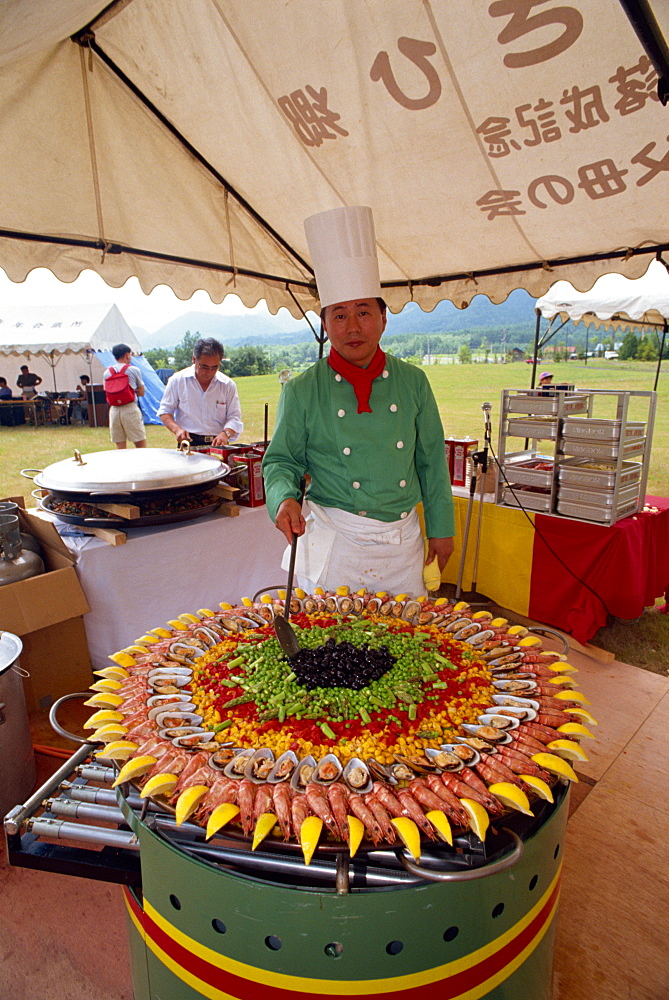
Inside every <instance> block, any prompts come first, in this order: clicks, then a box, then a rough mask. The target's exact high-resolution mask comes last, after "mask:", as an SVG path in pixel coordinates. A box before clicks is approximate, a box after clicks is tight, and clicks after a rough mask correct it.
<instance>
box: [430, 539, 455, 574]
mask: <svg viewBox="0 0 669 1000" xmlns="http://www.w3.org/2000/svg"><path fill="white" fill-rule="evenodd" d="M454 548H455V543H454V541H453V539H452V538H428V540H427V553H426V555H425V565H426V566H429V565H430V563H431V562H432V561H433V559H434V557H435V556H436V557H437V559H438V560H439V569H440V570H443V568H444V566H445V565H446V563H447V562H448V560H449V559H450V558H451V556H452V555H453V549H454Z"/></svg>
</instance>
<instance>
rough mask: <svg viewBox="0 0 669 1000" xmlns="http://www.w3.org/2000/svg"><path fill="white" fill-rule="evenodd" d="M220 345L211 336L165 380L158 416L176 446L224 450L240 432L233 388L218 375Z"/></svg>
mask: <svg viewBox="0 0 669 1000" xmlns="http://www.w3.org/2000/svg"><path fill="white" fill-rule="evenodd" d="M222 360H223V345H222V344H221V343H220V342H219V341H218V340H215V339H214V338H213V337H204V338H200V339H199V340H197V341H196V342H195V345H194V347H193V364H192V365H191V366H190V367H189V368H184V369H183V371H180V372H176V373H175V374H174V375H172V376H171V377H170V378H169V379H168V380H167V385H166V386H165V391H164V393H163V398H162V401H161V403H160V406H159V407H158V416H159V417H160V419H161V420H162V422H163V423H164V424H165V427H167V429H168V430H169V431H172V433H173V434H174V435H175V437H176V439H177V444H181V442H182V441H190V442H191V444H193V445H195V447H199V446H202V445H211V446H212V447H214V448H226V447H227V446H228V444H229V443H230V442H231V441H233V440H235V438H238V437H239V435H240V434H241V433H242V431H243V430H244V424H243V423H242V408H241V405H240V403H239V395H238V393H237V386H236V385H235V383H234V382H233V381H232V379H231V378H228V376H227V375H224V374H223V373H222V372H220V371H219V370H218V369H219V366H220V364H221V361H222Z"/></svg>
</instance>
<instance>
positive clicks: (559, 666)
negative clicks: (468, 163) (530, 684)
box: [546, 660, 578, 674]
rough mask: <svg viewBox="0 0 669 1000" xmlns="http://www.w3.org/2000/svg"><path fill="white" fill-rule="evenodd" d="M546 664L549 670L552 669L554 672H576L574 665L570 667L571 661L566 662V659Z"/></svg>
mask: <svg viewBox="0 0 669 1000" xmlns="http://www.w3.org/2000/svg"><path fill="white" fill-rule="evenodd" d="M546 666H547V667H548V669H549V670H553V671H554V672H555V673H556V674H577V673H578V670H577V669H576V667H572V665H571V663H567V661H566V660H558V661H557V663H547V664H546Z"/></svg>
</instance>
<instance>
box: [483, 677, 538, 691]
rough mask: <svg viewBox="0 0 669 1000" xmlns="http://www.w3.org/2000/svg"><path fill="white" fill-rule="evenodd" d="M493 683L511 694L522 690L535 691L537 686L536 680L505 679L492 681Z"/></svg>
mask: <svg viewBox="0 0 669 1000" xmlns="http://www.w3.org/2000/svg"><path fill="white" fill-rule="evenodd" d="M491 683H492V686H493V687H494V688H497V690H498V691H507V692H508V693H509V694H512V693H516V694H519V693H520V692H521V691H534V690H536V686H537V685H536V684H535V682H534V681H513V680H503V681H491Z"/></svg>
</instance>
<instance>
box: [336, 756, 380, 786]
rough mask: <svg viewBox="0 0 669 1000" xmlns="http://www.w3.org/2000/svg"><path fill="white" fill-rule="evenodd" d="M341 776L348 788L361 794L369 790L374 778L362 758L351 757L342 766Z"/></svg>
mask: <svg viewBox="0 0 669 1000" xmlns="http://www.w3.org/2000/svg"><path fill="white" fill-rule="evenodd" d="M342 777H343V778H344V781H345V782H346V784H347V785H348V787H349V788H350V789H352V791H354V792H359V793H360V794H361V795H364V794H366V793H367V792H371V790H372V785H373V783H374V779H373V778H372V775H371V773H370V770H369V768H368V767H367V765H366V764H365V762H364V760H360V758H359V757H351V759H350V760H349V761H348V763H347V764H346V767H345V768H344V771H343V774H342Z"/></svg>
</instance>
